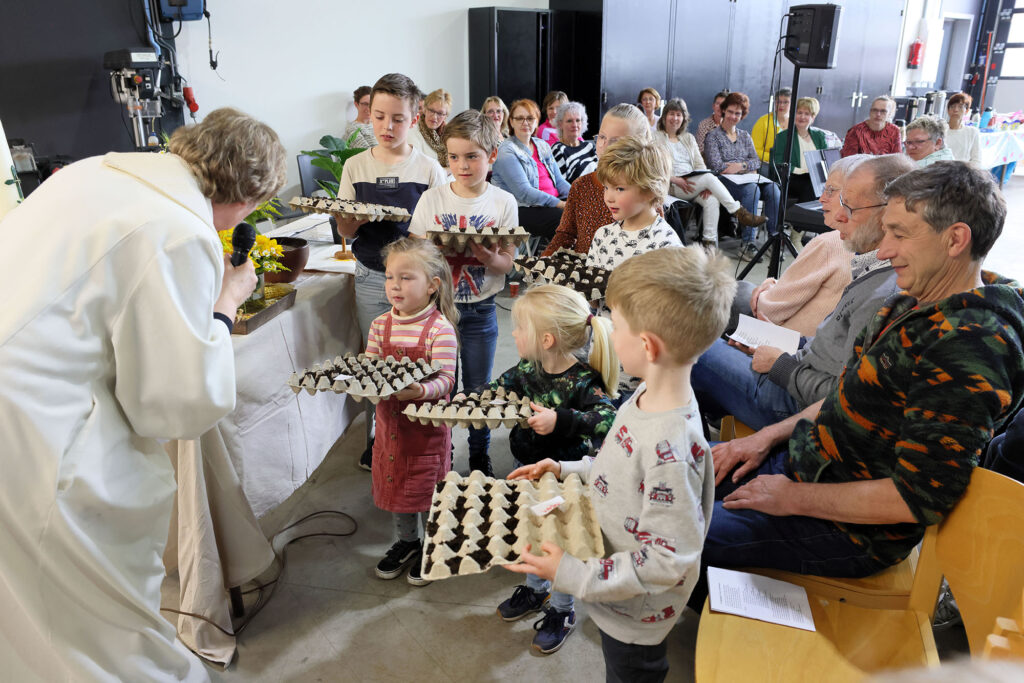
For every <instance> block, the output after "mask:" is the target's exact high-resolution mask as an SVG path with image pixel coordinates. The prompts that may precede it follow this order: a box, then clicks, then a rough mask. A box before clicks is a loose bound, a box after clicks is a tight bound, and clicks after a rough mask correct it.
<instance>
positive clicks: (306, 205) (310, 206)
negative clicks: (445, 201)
mask: <svg viewBox="0 0 1024 683" xmlns="http://www.w3.org/2000/svg"><path fill="white" fill-rule="evenodd" d="M288 204H289V205H290V206H291V207H292V208H293V209H298V210H299V211H302V212H303V213H325V214H329V215H331V216H334V217H335V218H345V219H350V220H358V221H398V222H402V221H407V220H409V219H410V218H412V215H411V214H410V213H409V212H408V211H406V210H405V209H403V208H402V207H400V206H386V205H384V204H367V203H366V202H357V201H353V200H350V199H329V198H327V197H293V198H292V200H291V201H290V202H288Z"/></svg>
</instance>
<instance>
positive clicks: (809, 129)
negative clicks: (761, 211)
mask: <svg viewBox="0 0 1024 683" xmlns="http://www.w3.org/2000/svg"><path fill="white" fill-rule="evenodd" d="M819 109H820V105H819V104H818V100H816V99H814V98H813V97H801V98H800V99H798V100H797V101H796V118H795V119H794V120H793V127H794V128H795V129H796V144H795V145H793V154H792V155H791V156H790V157H789V167H790V169H791V171H792V173H791V174H790V176H789V199H790V200H791V201H797V202H809V201H811V200H812V199H814V196H815V195H814V185H813V184H812V183H811V174H810V173H809V172H808V170H807V164H805V163H804V153H805V152H812V151H814V150H816V149H825V148H826V147H828V140H827V139H826V137H825V131H823V130H821V129H820V128H815V127H814V126H812V125H811V124H812V123H814V117H816V116H817V115H818V111H819ZM787 149H789V131H788V130H782V131H779V135H778V137H776V138H775V146H774V147H773V148H772V155H771V158H772V163H773V164H774V166H775V168H776V169H778V167H779V164H782V163H784V160H785V158H786V150H787ZM787 206H789V204H787Z"/></svg>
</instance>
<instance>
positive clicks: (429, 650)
mask: <svg viewBox="0 0 1024 683" xmlns="http://www.w3.org/2000/svg"><path fill="white" fill-rule="evenodd" d="M1005 195H1006V197H1007V201H1008V203H1009V205H1010V216H1009V219H1008V221H1007V225H1006V228H1005V230H1004V234H1003V236H1002V237H1001V238H1000V239H999V241H998V242H997V244H996V246H995V248H994V249H993V252H992V254H991V255H990V257H989V259H988V262H987V264H986V265H987V267H988V268H990V269H992V270H995V271H997V272H999V273H1001V274H1003V275H1007V276H1011V277H1016V278H1018V279H1022V280H1024V259H1022V258H1021V255H1022V254H1024V178H1021V177H1016V178H1014V179H1013V180H1012V181H1011V182H1010V183H1009V184H1008V185H1007V187H1006V190H1005ZM787 263H788V261H787ZM765 273H766V265H765V264H761V265H759V266H757V267H756V268H755V269H754V270H753V272H752V273H751V275H750V276H749V277H748V279H749V280H751V281H754V282H757V281H760V280H761V279H763V278H764V276H765ZM498 301H499V304H500V305H501V306H502V307H503V308H499V324H500V329H501V330H502V337H501V339H502V340H503V341H502V342H501V343H500V345H499V348H498V352H497V357H496V359H495V372H496V373H497V372H500V371H501V370H504V369H505V368H508V367H510V366H512V365H513V364H514V363H515V362H516V360H517V358H516V356H515V347H514V345H513V344H512V342H511V337H510V336H509V334H508V331H509V330H510V323H509V314H508V311H507V310H504V309H507V308H508V307H509V306H510V305H511V303H512V300H510V299H508V298H504V297H502V298H499V300H498ZM362 434H363V429H362V422H361V420H360V421H359V422H357V423H356V424H355V425H353V427H352V428H350V429H349V431H348V433H347V434H346V435H345V436H344V437H343V438H342V439H341V440H339V442H338V443H337V444H336V445H335V447H334V448H333V449H332V451H331V453H330V454H329V455H328V457H327V459H326V460H325V462H324V464H323V466H322V467H321V468H320V469H319V470H318V471H317V472H316V473H315V475H314V477H313V478H312V479H311V480H310V481H309V482H308V483H307V485H306V486H304V487H303V488H302V489H300V490H299V491H298V492H296V494H295V495H294V496H293V497H292V498H291V499H290V500H289V501H288V502H287V503H285V504H284V505H283V506H282V507H281V508H280V509H279V510H277V511H276V512H275V513H274V520H275V522H279V523H280V525H279V526H284V525H285V524H286V523H288V522H290V521H292V520H296V519H299V518H300V517H302V516H303V515H305V514H307V513H309V512H313V511H317V510H325V509H332V510H340V511H343V512H347V513H348V514H350V515H351V516H352V517H353V518H354V519H355V520H356V522H357V523H358V530H357V531H356V532H355V533H354V534H353V535H351V536H349V537H346V538H313V539H307V540H302V541H298V542H297V543H295V544H293V545H292V546H290V547H289V549H288V551H287V567H286V570H285V572H284V575H283V577H282V579H281V581H280V582H279V584H278V586H277V590H276V593H275V594H274V596H273V599H271V600H270V601H269V603H268V604H267V605H266V607H265V608H264V609H263V611H262V612H260V613H259V614H258V615H257V616H256V618H255V619H254V620H253V622H252V623H251V624H250V625H249V626H248V627H247V629H246V630H245V631H244V632H243V633H242V634H241V636H240V637H239V639H238V657H237V659H236V661H235V663H234V664H232V666H231V667H229V668H228V670H227V671H224V672H219V671H212V670H211V676H212V677H213V679H214V680H215V681H224V682H232V681H247V682H248V681H275V682H277V681H336V680H345V681H367V682H377V681H425V682H427V681H456V680H459V681H464V680H471V681H499V680H500V681H507V680H525V681H541V680H547V681H586V682H588V683H592V682H593V681H596V680H601V679H602V678H603V664H602V658H601V651H600V650H601V647H600V639H599V636H598V632H597V629H596V628H595V626H594V624H593V622H591V621H590V620H588V619H587V618H586V608H585V607H582V608H580V609H579V611H578V615H579V616H578V624H579V626H578V627H577V631H576V632H575V633H573V634H572V635H571V636H570V637H569V639H568V640H567V641H566V644H565V646H564V647H563V648H562V650H561V651H560V652H557V653H555V654H553V655H550V656H546V657H545V656H542V655H539V654H537V653H535V652H534V651H532V650H531V649H530V648H529V644H530V640H531V638H532V636H533V629H532V628H531V625H532V622H533V620H532V619H531V618H527V619H525V620H523V621H520V622H515V623H512V624H507V623H504V622H502V621H501V619H499V618H498V616H497V615H496V614H495V611H494V610H495V607H496V606H497V605H498V603H499V602H501V601H502V600H503V599H505V598H506V597H508V596H509V595H510V594H511V591H512V588H513V587H514V586H515V585H516V584H517V583H518V581H517V578H518V577H517V576H516V575H513V574H511V573H508V572H505V571H503V570H501V569H500V568H499V569H494V570H492V571H490V572H487V573H485V574H482V575H477V576H471V577H462V578H455V579H449V580H446V581H440V582H437V583H434V584H431V585H428V586H425V587H422V588H416V587H413V586H410V585H409V584H408V583H406V582H405V580H404V578H403V579H398V580H394V581H380V580H378V579H377V578H376V577H375V576H374V574H373V567H374V565H375V564H376V562H377V560H378V559H379V558H380V557H381V556H382V554H383V552H384V550H385V549H386V548H387V547H388V545H389V544H390V543H391V533H392V532H391V525H390V518H389V516H388V515H387V514H386V513H383V512H381V511H379V510H377V509H376V508H374V506H373V502H372V499H371V497H370V475H369V474H368V473H366V472H364V471H362V470H359V469H357V468H356V467H355V462H356V459H357V457H358V455H359V452H360V451H361V450H362V443H361V439H362ZM455 443H456V456H455V465H456V469H459V470H460V471H463V472H465V471H466V469H467V461H466V434H465V431H463V430H456V434H455ZM491 454H492V458H493V460H494V463H495V470H496V472H497V473H499V474H504V473H506V472H508V471H509V470H510V469H511V456H510V454H509V450H508V432H507V430H498V431H496V432H494V434H493V440H492V445H491ZM344 527H345V523H344V522H337V521H336V522H333V523H331V525H330V528H331V530H335V531H340V530H344ZM696 632H697V624H696V615H694V614H692V613H689V612H688V613H687V615H686V618H684V619H683V620H681V621H680V623H679V625H678V626H677V627H676V628H675V629H674V630H673V631H672V633H671V635H670V636H669V653H670V654H669V658H670V663H671V673H670V680H672V681H689V680H691V679H692V677H693V652H694V645H695V642H696ZM940 647H942V648H943V650H944V651H945V653H946V654H953V653H956V652H962V651H963V650H964V645H963V636H962V630H960V631H957V630H953V631H951V632H947V633H946V634H943V635H942V636H941V638H940Z"/></svg>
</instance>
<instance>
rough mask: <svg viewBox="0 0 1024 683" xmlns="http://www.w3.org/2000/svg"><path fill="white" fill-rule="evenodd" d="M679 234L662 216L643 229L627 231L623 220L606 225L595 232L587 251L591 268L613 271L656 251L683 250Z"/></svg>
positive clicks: (588, 263)
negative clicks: (679, 248)
mask: <svg viewBox="0 0 1024 683" xmlns="http://www.w3.org/2000/svg"><path fill="white" fill-rule="evenodd" d="M681 246H683V243H682V241H681V240H680V239H679V235H677V234H676V231H675V230H673V229H672V226H670V225H669V224H668V223H666V222H665V219H664V218H662V217H661V216H658V217H657V218H655V219H654V222H653V223H651V224H650V225H648V226H647V227H646V228H641V229H640V230H623V229H622V221H618V222H616V223H611V224H609V225H605V226H602V227H600V228H598V229H597V232H596V233H594V239H593V241H591V243H590V251H588V252H587V265H588V266H596V267H598V268H604V269H605V270H613V269H614V268H616V267H617V266H618V265H619V264H620V263H622V262H623V261H625V260H626V259H628V258H630V257H632V256H636V255H637V254H643V253H646V252H648V251H654V250H655V249H663V248H665V247H681Z"/></svg>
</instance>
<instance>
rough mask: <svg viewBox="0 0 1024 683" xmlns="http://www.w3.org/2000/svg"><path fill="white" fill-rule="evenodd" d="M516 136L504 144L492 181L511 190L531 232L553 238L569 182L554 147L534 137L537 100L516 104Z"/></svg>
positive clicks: (527, 228) (524, 223)
mask: <svg viewBox="0 0 1024 683" xmlns="http://www.w3.org/2000/svg"><path fill="white" fill-rule="evenodd" d="M511 112H512V133H513V135H512V137H510V138H509V139H508V140H505V142H503V143H501V147H499V148H498V158H497V159H495V160H494V174H493V175H492V177H491V182H492V183H494V185H495V186H496V187H499V188H501V189H502V190H505V191H506V192H511V193H512V195H513V196H515V198H516V201H517V202H519V222H520V223H522V224H523V228H524V229H525V230H526V231H527V232H529V233H530V234H531V235H536V236H539V237H542V238H547V239H550V238H551V237H552V236H553V235H554V234H555V228H557V227H558V222H559V221H560V220H561V218H562V209H564V208H565V201H564V200H565V198H566V197H567V196H568V194H569V183H567V182H566V181H565V178H563V177H562V172H561V171H560V170H559V169H558V164H557V163H555V157H554V156H553V155H552V154H551V147H550V146H549V145H548V143H546V142H544V141H543V140H541V139H540V138H538V137H534V135H533V134H534V132H535V131H536V130H537V123H538V121H539V119H540V108H539V107H538V106H537V103H536V102H534V101H533V100H516V101H515V102H513V103H512V107H511Z"/></svg>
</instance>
